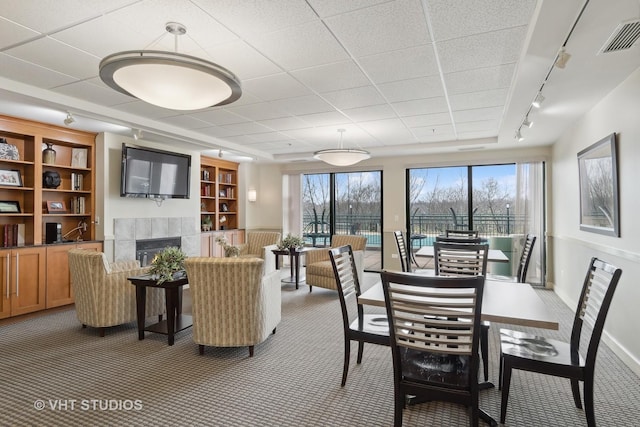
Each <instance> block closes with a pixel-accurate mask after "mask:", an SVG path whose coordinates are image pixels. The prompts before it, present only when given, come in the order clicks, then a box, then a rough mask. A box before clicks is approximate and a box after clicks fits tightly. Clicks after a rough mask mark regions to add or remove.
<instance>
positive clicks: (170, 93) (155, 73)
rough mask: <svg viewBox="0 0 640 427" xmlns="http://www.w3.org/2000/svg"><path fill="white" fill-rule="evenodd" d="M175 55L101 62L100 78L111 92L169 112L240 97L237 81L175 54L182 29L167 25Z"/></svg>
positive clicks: (123, 56)
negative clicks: (114, 91) (171, 36)
mask: <svg viewBox="0 0 640 427" xmlns="http://www.w3.org/2000/svg"><path fill="white" fill-rule="evenodd" d="M165 30H166V31H167V32H168V33H169V34H173V35H174V36H175V50H176V52H166V51H158V50H131V51H125V52H119V53H114V54H112V55H109V56H107V57H106V58H104V59H103V60H102V61H101V62H100V78H101V79H102V81H103V82H105V83H106V84H107V85H108V86H109V87H111V88H112V89H115V90H117V91H118V92H121V93H124V94H125V95H129V96H133V97H135V98H138V99H140V100H142V101H144V102H147V103H149V104H153V105H157V106H158V107H163V108H168V109H171V110H198V109H201V108H206V107H213V106H216V105H225V104H230V103H232V102H234V101H236V100H237V99H238V98H240V96H241V95H242V88H241V87H240V81H239V80H238V78H237V77H236V76H235V75H234V74H233V73H232V72H231V71H229V70H227V69H226V68H224V67H221V66H220V65H217V64H214V63H213V62H209V61H206V60H204V59H200V58H196V57H194V56H189V55H183V54H180V53H177V50H178V36H181V35H183V34H186V32H187V29H186V27H185V26H184V25H182V24H179V23H176V22H168V23H167V24H166V27H165Z"/></svg>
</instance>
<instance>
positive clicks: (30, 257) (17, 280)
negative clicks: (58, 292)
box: [11, 247, 46, 316]
mask: <svg viewBox="0 0 640 427" xmlns="http://www.w3.org/2000/svg"><path fill="white" fill-rule="evenodd" d="M45 260H46V250H45V248H42V247H35V248H25V249H14V250H12V251H11V268H12V270H13V271H12V273H11V279H12V282H13V284H14V288H13V291H14V292H13V293H12V294H11V315H12V316H18V315H20V314H25V313H31V312H32V311H38V310H44V308H45V284H46V261H45Z"/></svg>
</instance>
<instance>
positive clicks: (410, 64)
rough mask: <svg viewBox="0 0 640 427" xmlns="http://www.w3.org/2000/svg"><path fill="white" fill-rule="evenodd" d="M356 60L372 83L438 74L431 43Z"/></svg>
mask: <svg viewBox="0 0 640 427" xmlns="http://www.w3.org/2000/svg"><path fill="white" fill-rule="evenodd" d="M358 62H359V63H360V65H361V66H362V68H363V69H364V72H365V73H366V74H367V76H369V78H370V79H371V80H372V81H373V82H374V83H386V82H393V81H397V80H405V79H413V78H416V77H422V76H432V75H437V74H438V67H437V64H436V59H435V55H434V52H433V48H432V46H431V45H424V46H417V47H413V48H409V49H403V50H396V51H393V52H385V53H381V54H378V55H371V56H365V57H363V58H359V60H358Z"/></svg>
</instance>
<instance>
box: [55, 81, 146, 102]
mask: <svg viewBox="0 0 640 427" xmlns="http://www.w3.org/2000/svg"><path fill="white" fill-rule="evenodd" d="M53 91H54V92H57V93H62V94H64V95H68V96H73V97H74V98H78V99H82V100H85V101H89V102H94V103H96V104H101V105H108V106H113V105H118V104H123V103H126V102H131V101H132V100H133V99H134V98H131V97H130V96H127V95H124V94H122V93H120V92H116V91H115V90H113V89H111V88H109V87H107V86H106V85H105V86H104V87H100V86H98V85H95V84H91V83H89V82H87V81H80V82H77V83H72V84H68V85H64V86H59V87H57V88H55V89H53Z"/></svg>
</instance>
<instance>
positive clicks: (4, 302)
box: [0, 250, 11, 319]
mask: <svg viewBox="0 0 640 427" xmlns="http://www.w3.org/2000/svg"><path fill="white" fill-rule="evenodd" d="M10 262H11V251H10V250H3V251H0V283H2V286H0V289H2V295H0V319H4V318H5V317H9V316H11V295H10V293H11V280H10V278H9V272H10V271H11V268H10V266H9V263H10Z"/></svg>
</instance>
